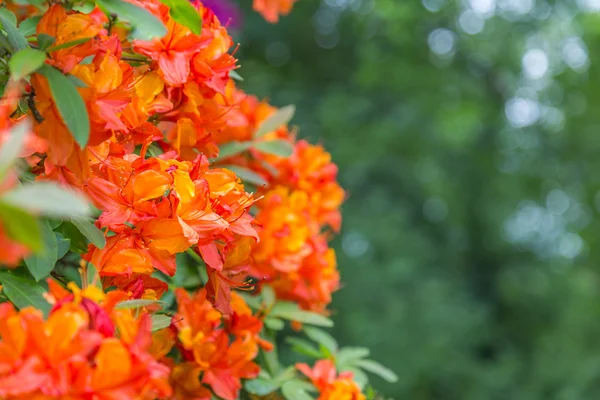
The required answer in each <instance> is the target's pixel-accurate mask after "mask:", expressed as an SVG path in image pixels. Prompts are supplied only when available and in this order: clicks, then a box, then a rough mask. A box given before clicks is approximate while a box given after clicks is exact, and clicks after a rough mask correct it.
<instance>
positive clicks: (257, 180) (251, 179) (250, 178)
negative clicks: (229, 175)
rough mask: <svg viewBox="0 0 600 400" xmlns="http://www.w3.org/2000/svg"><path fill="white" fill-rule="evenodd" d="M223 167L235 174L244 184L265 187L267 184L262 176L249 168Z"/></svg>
mask: <svg viewBox="0 0 600 400" xmlns="http://www.w3.org/2000/svg"><path fill="white" fill-rule="evenodd" d="M222 167H223V168H226V169H228V170H230V171H232V172H234V173H235V174H236V175H237V176H238V178H240V179H241V180H242V181H244V182H247V183H251V184H253V185H256V186H264V185H266V184H267V181H265V180H264V178H263V177H262V176H260V175H258V174H257V173H256V172H254V171H251V170H250V169H248V168H245V167H240V166H238V165H223V166H222Z"/></svg>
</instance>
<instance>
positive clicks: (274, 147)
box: [253, 139, 294, 157]
mask: <svg viewBox="0 0 600 400" xmlns="http://www.w3.org/2000/svg"><path fill="white" fill-rule="evenodd" d="M253 147H254V148H255V149H256V150H259V151H262V152H263V153H269V154H275V155H276V156H280V157H289V156H291V155H292V154H294V145H293V144H292V143H291V142H288V141H287V140H283V139H276V140H266V141H260V142H254V146H253Z"/></svg>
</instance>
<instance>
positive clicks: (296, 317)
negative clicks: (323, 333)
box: [269, 302, 333, 327]
mask: <svg viewBox="0 0 600 400" xmlns="http://www.w3.org/2000/svg"><path fill="white" fill-rule="evenodd" d="M269 315H270V316H272V317H279V318H283V319H287V320H291V321H297V322H302V323H304V324H310V325H317V326H325V327H331V326H333V321H331V320H330V319H329V318H327V317H325V316H323V315H320V314H316V313H313V312H309V311H304V310H300V309H299V308H298V305H297V304H295V303H290V302H279V303H277V304H275V306H273V308H272V309H271V313H270V314H269Z"/></svg>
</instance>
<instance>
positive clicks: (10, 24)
mask: <svg viewBox="0 0 600 400" xmlns="http://www.w3.org/2000/svg"><path fill="white" fill-rule="evenodd" d="M16 21H17V17H15V14H13V13H12V12H10V11H9V10H8V9H6V8H0V24H2V28H4V31H6V35H7V37H8V43H10V45H11V46H12V50H13V51H19V50H23V49H26V48H27V47H29V43H27V39H25V36H23V34H22V33H21V31H20V30H19V29H18V28H17V22H16Z"/></svg>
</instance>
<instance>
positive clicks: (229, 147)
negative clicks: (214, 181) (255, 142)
mask: <svg viewBox="0 0 600 400" xmlns="http://www.w3.org/2000/svg"><path fill="white" fill-rule="evenodd" d="M250 147H252V142H237V141H234V142H229V143H225V144H223V145H221V146H219V157H217V159H219V160H220V159H223V158H226V157H230V156H233V155H236V154H239V153H242V152H244V151H246V150H248V149H249V148H250Z"/></svg>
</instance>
